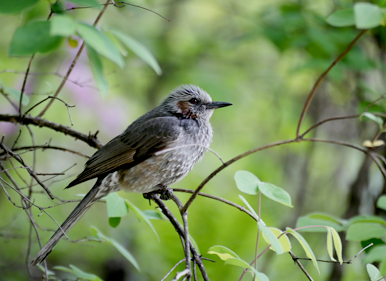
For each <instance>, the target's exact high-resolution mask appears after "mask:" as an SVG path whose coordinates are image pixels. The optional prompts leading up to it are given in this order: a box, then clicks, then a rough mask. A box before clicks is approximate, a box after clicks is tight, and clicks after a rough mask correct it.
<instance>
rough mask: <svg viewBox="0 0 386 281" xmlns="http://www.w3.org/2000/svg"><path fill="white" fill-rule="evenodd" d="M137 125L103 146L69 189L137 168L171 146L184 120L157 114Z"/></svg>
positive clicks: (179, 132)
mask: <svg viewBox="0 0 386 281" xmlns="http://www.w3.org/2000/svg"><path fill="white" fill-rule="evenodd" d="M133 125H134V126H133ZM133 125H132V126H129V127H128V128H127V130H126V131H125V132H124V133H123V134H121V135H119V136H117V137H116V138H114V139H112V140H111V141H110V142H108V143H107V144H106V145H105V146H103V147H102V148H101V149H99V150H98V151H97V152H96V153H95V154H94V155H93V156H92V157H91V158H90V159H89V160H88V161H87V162H86V164H85V169H84V171H83V172H82V173H81V174H79V175H78V177H77V178H76V179H75V180H74V181H72V182H71V183H70V184H69V185H68V186H67V188H69V187H72V186H74V185H77V184H79V183H82V182H85V181H88V180H90V179H93V178H97V177H100V176H103V175H107V174H108V173H111V172H113V171H115V170H117V169H119V168H130V167H133V166H135V165H137V164H138V163H141V162H142V161H144V160H146V159H147V158H149V157H151V156H152V155H154V153H155V152H157V151H159V150H162V149H164V148H168V147H169V146H170V144H172V143H173V142H174V141H175V140H176V139H178V137H179V136H180V134H181V131H182V127H181V122H180V120H179V119H178V118H176V117H157V118H153V119H150V120H148V121H146V122H144V123H143V124H140V125H139V124H138V123H137V124H133Z"/></svg>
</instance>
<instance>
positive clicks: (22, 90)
mask: <svg viewBox="0 0 386 281" xmlns="http://www.w3.org/2000/svg"><path fill="white" fill-rule="evenodd" d="M50 16H51V13H50ZM34 57H35V54H33V55H32V56H31V58H30V60H29V63H28V66H27V70H26V72H25V75H24V80H23V86H22V87H21V91H20V100H19V114H20V116H21V106H22V101H23V95H24V89H25V84H26V83H27V78H28V73H29V70H30V68H31V64H32V61H33V59H34Z"/></svg>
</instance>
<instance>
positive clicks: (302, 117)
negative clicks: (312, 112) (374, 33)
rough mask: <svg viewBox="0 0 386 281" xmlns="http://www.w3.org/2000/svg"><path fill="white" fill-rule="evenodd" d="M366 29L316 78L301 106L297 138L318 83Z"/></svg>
mask: <svg viewBox="0 0 386 281" xmlns="http://www.w3.org/2000/svg"><path fill="white" fill-rule="evenodd" d="M366 31H367V29H363V30H362V31H361V32H360V33H359V34H358V35H357V37H355V39H354V40H353V41H351V43H350V45H349V46H348V47H347V48H346V49H345V50H344V51H343V52H342V53H341V54H340V55H339V56H338V57H337V58H336V59H335V60H334V61H333V62H332V64H331V65H330V66H329V67H328V68H327V70H326V71H325V72H323V73H322V74H321V75H320V76H319V78H318V79H317V80H316V82H315V84H314V86H313V87H312V89H311V91H310V93H309V94H308V97H307V100H306V102H305V104H304V107H303V110H302V113H301V114H300V119H299V123H298V127H297V130H296V138H297V139H299V137H300V127H301V126H302V123H303V119H304V116H305V114H306V112H307V109H308V107H309V106H310V104H311V101H312V99H313V97H314V95H315V93H316V90H317V89H318V88H319V85H320V83H321V82H322V81H323V80H324V78H325V77H326V76H327V74H328V73H329V72H330V70H331V69H332V68H333V67H334V66H335V65H336V64H337V63H338V62H339V61H340V60H341V59H342V58H343V57H344V56H345V55H347V53H348V52H350V50H351V49H352V48H353V47H354V45H355V44H356V43H357V41H358V40H359V38H361V37H362V35H363V34H365V33H366Z"/></svg>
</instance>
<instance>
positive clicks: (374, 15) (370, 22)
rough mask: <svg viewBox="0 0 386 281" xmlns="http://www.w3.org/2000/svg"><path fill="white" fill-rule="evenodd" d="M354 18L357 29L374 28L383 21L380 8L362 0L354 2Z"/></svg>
mask: <svg viewBox="0 0 386 281" xmlns="http://www.w3.org/2000/svg"><path fill="white" fill-rule="evenodd" d="M354 18H355V26H356V28H358V29H369V28H374V27H377V26H379V25H381V24H382V22H383V16H382V11H381V9H380V8H379V7H378V6H377V5H374V4H370V3H364V2H359V3H355V4H354Z"/></svg>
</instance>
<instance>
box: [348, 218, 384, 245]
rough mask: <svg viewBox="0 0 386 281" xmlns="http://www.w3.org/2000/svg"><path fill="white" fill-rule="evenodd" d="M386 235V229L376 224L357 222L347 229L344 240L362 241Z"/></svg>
mask: <svg viewBox="0 0 386 281" xmlns="http://www.w3.org/2000/svg"><path fill="white" fill-rule="evenodd" d="M385 234H386V228H385V227H383V226H382V225H380V224H377V223H366V222H363V223H361V222H359V223H354V224H352V225H350V227H349V228H348V229H347V233H346V240H349V241H363V240H368V239H370V238H381V237H383V236H384V235H385Z"/></svg>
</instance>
